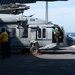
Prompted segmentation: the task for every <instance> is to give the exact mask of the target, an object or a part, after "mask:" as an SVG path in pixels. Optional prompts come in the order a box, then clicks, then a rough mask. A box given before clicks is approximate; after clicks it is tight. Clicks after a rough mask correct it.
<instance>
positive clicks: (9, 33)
mask: <svg viewBox="0 0 75 75" xmlns="http://www.w3.org/2000/svg"><path fill="white" fill-rule="evenodd" d="M6 32H7V33H8V50H7V56H8V57H10V56H11V44H12V35H11V32H10V31H9V30H7V31H6Z"/></svg>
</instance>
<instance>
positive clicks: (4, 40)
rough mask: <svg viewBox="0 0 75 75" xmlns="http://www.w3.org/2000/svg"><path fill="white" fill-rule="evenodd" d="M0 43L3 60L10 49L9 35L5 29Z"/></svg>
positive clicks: (2, 31) (2, 30)
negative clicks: (8, 46)
mask: <svg viewBox="0 0 75 75" xmlns="http://www.w3.org/2000/svg"><path fill="white" fill-rule="evenodd" d="M0 42H1V52H2V58H5V57H6V56H7V54H6V51H7V49H8V48H7V45H8V34H7V32H6V31H5V28H2V29H1V34H0Z"/></svg>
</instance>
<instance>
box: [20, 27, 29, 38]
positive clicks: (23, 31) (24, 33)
mask: <svg viewBox="0 0 75 75" xmlns="http://www.w3.org/2000/svg"><path fill="white" fill-rule="evenodd" d="M19 36H20V38H28V28H23V29H20V31H19Z"/></svg>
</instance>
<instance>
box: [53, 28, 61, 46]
mask: <svg viewBox="0 0 75 75" xmlns="http://www.w3.org/2000/svg"><path fill="white" fill-rule="evenodd" d="M53 33H54V37H55V39H56V43H57V47H58V46H59V36H60V28H59V27H57V28H56V29H54V31H53Z"/></svg>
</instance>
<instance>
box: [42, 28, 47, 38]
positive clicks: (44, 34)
mask: <svg viewBox="0 0 75 75" xmlns="http://www.w3.org/2000/svg"><path fill="white" fill-rule="evenodd" d="M43 38H46V29H43Z"/></svg>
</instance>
